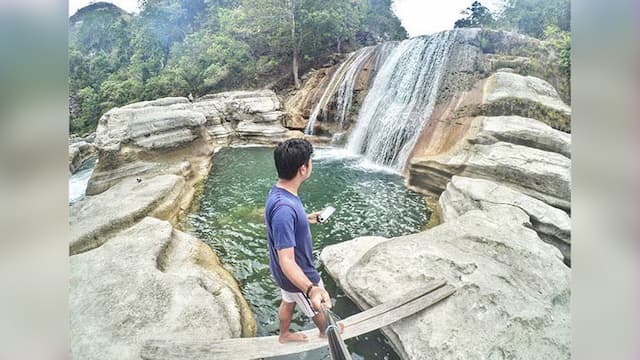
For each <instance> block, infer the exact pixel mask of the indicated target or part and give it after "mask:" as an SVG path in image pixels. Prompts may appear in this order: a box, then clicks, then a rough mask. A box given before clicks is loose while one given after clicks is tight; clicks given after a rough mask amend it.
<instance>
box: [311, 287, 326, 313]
mask: <svg viewBox="0 0 640 360" xmlns="http://www.w3.org/2000/svg"><path fill="white" fill-rule="evenodd" d="M309 300H310V301H311V307H312V308H313V310H315V311H320V310H321V309H322V306H321V304H322V303H324V306H326V307H327V309H331V298H330V297H329V293H328V292H327V290H325V289H323V288H321V287H319V286H314V287H312V288H311V290H309Z"/></svg>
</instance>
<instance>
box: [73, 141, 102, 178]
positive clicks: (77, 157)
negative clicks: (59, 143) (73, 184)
mask: <svg viewBox="0 0 640 360" xmlns="http://www.w3.org/2000/svg"><path fill="white" fill-rule="evenodd" d="M95 154H96V148H95V146H93V145H92V144H88V143H86V142H84V141H78V142H74V143H72V144H70V145H69V171H70V172H71V173H72V174H73V173H75V172H76V171H77V170H78V169H79V168H80V167H81V166H82V164H84V163H85V162H86V161H87V160H89V159H90V158H91V157H92V156H94V155H95Z"/></svg>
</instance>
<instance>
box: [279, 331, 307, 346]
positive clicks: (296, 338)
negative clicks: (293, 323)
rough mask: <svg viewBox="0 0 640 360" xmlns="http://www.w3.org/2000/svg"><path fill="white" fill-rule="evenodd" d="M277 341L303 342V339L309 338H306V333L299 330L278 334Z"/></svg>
mask: <svg viewBox="0 0 640 360" xmlns="http://www.w3.org/2000/svg"><path fill="white" fill-rule="evenodd" d="M278 341H279V342H280V343H282V344H284V343H288V342H304V341H309V339H308V338H307V335H305V334H303V333H301V332H295V333H292V332H286V333H283V334H280V336H279V337H278Z"/></svg>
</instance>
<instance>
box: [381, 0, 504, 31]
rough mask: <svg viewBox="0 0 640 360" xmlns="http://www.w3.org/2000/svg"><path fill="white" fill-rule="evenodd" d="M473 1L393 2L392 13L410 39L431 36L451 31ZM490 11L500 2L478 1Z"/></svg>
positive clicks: (427, 0) (404, 0)
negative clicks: (443, 31)
mask: <svg viewBox="0 0 640 360" xmlns="http://www.w3.org/2000/svg"><path fill="white" fill-rule="evenodd" d="M472 2H473V0H393V5H392V8H393V11H394V12H395V13H396V16H397V17H398V18H399V19H400V21H401V22H402V26H404V28H405V29H407V32H408V33H409V36H410V37H414V36H418V35H425V34H433V33H435V32H438V31H442V30H448V29H453V24H454V23H455V22H456V20H458V19H460V18H461V17H462V16H463V15H461V14H460V12H461V11H463V10H464V9H465V8H467V7H470V6H471V3H472ZM480 2H481V3H482V5H484V6H486V7H488V8H489V10H491V11H495V10H497V9H498V8H499V7H500V5H501V4H503V3H504V1H503V0H502V1H501V0H484V1H480Z"/></svg>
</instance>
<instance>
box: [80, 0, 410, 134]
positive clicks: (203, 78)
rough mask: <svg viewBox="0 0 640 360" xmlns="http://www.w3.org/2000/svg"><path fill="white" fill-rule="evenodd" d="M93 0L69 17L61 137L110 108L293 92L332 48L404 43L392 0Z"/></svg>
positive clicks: (90, 126) (87, 126) (84, 128)
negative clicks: (123, 0)
mask: <svg viewBox="0 0 640 360" xmlns="http://www.w3.org/2000/svg"><path fill="white" fill-rule="evenodd" d="M139 8H140V13H139V14H137V15H133V14H128V13H127V12H125V11H124V10H122V9H120V8H118V7H117V6H115V5H113V4H110V3H106V2H98V3H94V4H91V5H89V6H87V7H84V8H82V9H80V10H78V12H76V13H75V14H74V15H73V16H71V17H70V18H69V92H70V93H69V112H70V131H71V132H73V133H86V132H89V131H93V130H94V129H95V127H96V126H97V121H98V119H99V117H100V116H101V115H102V114H103V113H104V112H106V111H107V110H109V109H111V108H112V107H114V106H122V105H125V104H128V103H131V102H135V101H143V100H151V99H155V98H159V97H165V96H193V97H198V96H201V95H204V94H207V93H211V92H217V91H223V90H229V89H239V88H248V87H257V86H271V87H286V86H290V85H295V86H299V82H300V78H299V76H300V74H301V73H302V72H303V71H305V70H308V69H309V68H311V67H314V66H319V65H322V64H323V63H324V62H326V61H327V59H328V58H329V56H330V55H331V54H332V53H335V52H346V51H353V50H355V49H357V48H359V47H362V46H366V45H372V44H375V43H378V42H381V41H387V40H401V39H405V38H406V37H407V33H406V31H405V29H404V28H403V27H402V26H401V24H400V21H399V20H398V18H397V17H396V16H395V15H394V14H393V12H392V11H391V0H323V1H315V0H140V1H139Z"/></svg>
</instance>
